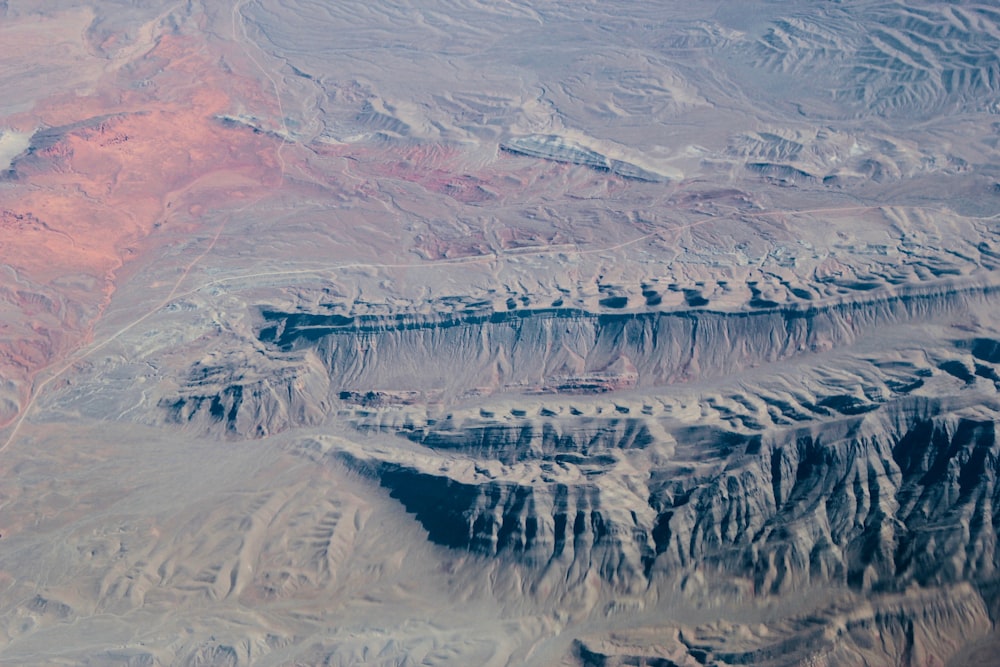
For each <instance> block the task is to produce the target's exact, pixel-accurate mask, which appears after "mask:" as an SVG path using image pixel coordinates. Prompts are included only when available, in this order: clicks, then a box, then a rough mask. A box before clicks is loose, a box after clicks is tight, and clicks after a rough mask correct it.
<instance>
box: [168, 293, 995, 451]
mask: <svg viewBox="0 0 1000 667" xmlns="http://www.w3.org/2000/svg"><path fill="white" fill-rule="evenodd" d="M996 294H997V287H996V286H994V285H992V284H991V283H989V282H983V283H971V284H970V283H969V282H968V281H966V283H965V284H962V283H959V284H953V283H948V282H940V283H939V284H937V285H929V286H921V287H918V288H909V289H896V290H876V291H875V292H874V293H872V294H870V295H868V296H867V297H866V298H858V297H855V298H853V299H843V300H837V301H832V300H829V301H827V302H818V303H814V304H808V303H806V304H798V305H789V306H786V307H777V306H773V307H766V308H759V307H758V308H754V307H752V306H751V305H750V304H747V307H746V308H744V309H741V310H734V311H729V312H725V311H713V310H709V309H684V310H676V309H673V310H671V309H656V308H644V309H642V310H632V311H630V312H614V311H607V310H605V311H604V312H587V311H582V310H578V309H574V308H547V309H524V310H507V311H499V312H498V311H493V310H489V309H485V308H480V309H479V310H478V311H476V310H465V311H459V312H457V313H455V312H451V313H442V314H439V315H417V314H412V315H406V314H399V315H396V316H393V317H387V316H378V315H362V316H346V315H341V314H336V313H308V312H298V313H283V312H277V311H273V310H268V309H263V311H262V314H261V324H260V325H259V326H258V330H257V336H258V338H259V340H260V342H261V343H262V344H263V349H262V350H261V354H259V355H257V356H255V357H252V358H248V359H246V360H243V359H236V360H234V359H232V358H228V357H227V358H224V359H221V360H219V361H217V362H216V363H214V364H211V363H199V364H198V365H197V366H196V367H195V368H193V369H191V371H190V375H189V377H188V379H187V382H186V383H185V384H184V385H182V386H181V388H180V391H179V392H178V395H176V396H174V397H168V398H164V399H163V401H162V402H161V406H162V407H164V408H166V409H168V411H169V412H170V418H171V419H172V420H173V421H176V422H180V423H185V422H196V423H201V424H205V425H207V426H211V424H212V423H214V422H221V423H224V425H225V429H226V430H227V431H229V432H232V433H235V434H239V435H244V436H245V435H249V436H255V435H256V436H260V435H265V434H267V433H273V432H275V430H278V429H284V428H288V427H289V426H293V425H295V424H298V423H303V424H315V423H318V422H319V421H320V419H321V417H322V415H323V414H324V413H327V412H329V411H330V410H331V409H333V406H335V405H356V406H367V407H379V406H392V405H396V406H399V405H406V404H413V403H415V402H423V401H427V400H432V401H433V400H434V399H435V397H441V396H449V397H454V396H458V397H460V398H461V397H464V398H468V397H471V396H480V395H484V394H486V395H489V394H494V393H505V392H506V393H512V392H517V393H529V394H538V395H545V394H559V395H574V394H575V395H589V394H599V393H605V392H614V391H621V390H630V389H648V388H655V387H662V386H666V385H670V384H674V383H685V382H692V381H706V380H712V379H715V378H720V377H723V376H726V375H732V374H734V373H739V372H741V371H745V370H748V369H752V368H755V367H758V366H761V365H763V364H769V363H774V362H780V361H783V360H791V359H793V358H795V357H797V356H801V355H806V354H809V353H816V352H823V351H828V350H832V349H836V348H841V347H844V346H846V345H849V344H851V343H853V342H854V341H856V340H858V339H859V338H862V337H864V336H866V335H871V334H872V332H874V331H877V330H879V329H880V328H883V327H890V326H893V325H901V324H906V323H917V322H927V321H933V320H934V319H935V318H940V317H946V316H949V315H952V314H954V313H956V312H964V311H965V310H967V309H969V308H976V307H980V306H982V305H983V304H988V303H993V302H995V300H996ZM985 340H986V339H984V341H985ZM989 344H990V343H989V342H988V341H986V342H981V343H978V344H976V343H969V345H973V346H975V345H979V346H983V345H986V346H988V345H989ZM976 349H979V348H976ZM972 353H973V354H972V357H976V355H975V350H972ZM993 354H994V356H995V353H993ZM984 355H985V356H986V357H990V355H991V352H990V351H988V350H985V351H984V350H979V356H984ZM976 363H978V362H970V364H971V365H968V366H965V365H962V364H961V363H960V362H958V365H953V368H952V372H953V373H958V374H959V375H960V376H962V377H965V376H968V378H970V379H971V378H973V377H974V376H975V373H976V371H975V368H976ZM979 366H981V367H982V368H983V369H984V370H981V371H980V373H988V372H989V370H988V369H986V367H985V366H982V364H981V363H980V364H979ZM234 372H235V375H234ZM908 381H911V382H912V383H914V384H915V385H918V384H919V383H920V382H921V380H920V379H919V377H917V376H916V375H914V376H913V377H912V378H909V380H908ZM819 400H820V402H819V403H818V404H817V405H816V406H811V405H810V406H807V410H806V412H805V413H804V414H805V416H802V417H801V419H809V417H808V414H809V413H813V412H817V411H818V413H819V414H826V413H828V412H829V411H830V409H833V410H835V411H839V412H842V413H848V414H849V413H851V411H852V410H853V411H858V412H862V411H865V410H866V409H869V408H870V403H871V400H870V398H867V397H864V396H850V395H845V396H836V395H830V396H823V397H821V398H820V399H819ZM823 401H825V403H824V402H823ZM241 415H242V416H241ZM791 419H792V421H796V420H797V419H796V417H795V416H794V415H793V416H792V417H791ZM473 437H475V436H473Z"/></svg>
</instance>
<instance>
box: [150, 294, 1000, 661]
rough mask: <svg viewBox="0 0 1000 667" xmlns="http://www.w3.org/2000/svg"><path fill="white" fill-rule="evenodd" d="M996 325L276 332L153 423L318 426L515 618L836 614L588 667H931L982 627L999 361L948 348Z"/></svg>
mask: <svg viewBox="0 0 1000 667" xmlns="http://www.w3.org/2000/svg"><path fill="white" fill-rule="evenodd" d="M997 303H998V302H997V293H996V290H995V288H994V287H993V286H992V285H991V284H989V283H983V282H970V281H965V282H964V283H962V282H959V283H956V282H941V283H939V284H937V285H934V286H923V287H920V288H917V289H898V290H893V291H885V290H876V291H873V292H872V293H870V294H866V295H864V296H863V297H857V296H855V297H853V298H850V299H847V298H845V299H841V300H833V301H827V302H818V303H813V304H811V305H800V306H795V307H766V308H760V307H758V308H754V307H750V306H749V305H748V307H746V308H744V309H740V310H736V311H730V312H723V311H718V310H711V309H706V308H690V307H689V308H685V309H680V310H676V309H674V310H671V309H659V308H647V309H642V310H638V311H631V312H613V311H605V312H594V313H591V312H584V311H581V310H577V309H570V308H548V309H541V310H531V309H525V310H514V311H502V312H496V311H489V310H486V309H480V310H479V311H474V312H470V311H463V312H460V313H459V314H450V315H447V316H440V317H435V316H431V315H425V316H416V315H413V316H402V315H401V316H397V317H383V316H375V315H365V316H347V315H338V314H336V313H331V312H329V310H327V311H326V312H324V311H323V310H322V309H320V310H318V311H316V312H314V313H306V312H298V313H284V312H278V311H274V310H269V309H264V310H263V311H262V314H261V315H260V317H259V318H258V319H257V320H256V321H257V323H258V324H257V325H256V326H257V329H256V331H257V335H258V340H259V343H260V345H261V347H260V351H259V353H258V355H257V357H256V358H257V361H255V362H253V363H251V362H247V363H246V364H244V365H242V366H239V372H238V375H236V376H234V375H231V374H227V372H226V371H225V368H229V369H233V368H234V365H233V364H231V363H226V364H224V365H223V364H219V365H218V366H216V367H214V368H213V367H207V366H203V365H200V366H199V367H198V368H197V369H196V370H194V371H192V377H191V380H190V381H189V382H188V383H187V384H186V385H183V386H182V387H181V391H180V393H179V394H178V395H177V396H176V397H175V398H173V399H170V400H168V399H166V398H165V399H162V400H161V407H162V408H163V409H164V410H165V413H166V415H167V417H168V418H169V419H170V420H172V421H174V422H178V423H181V424H187V425H188V427H190V428H195V429H197V430H207V431H209V432H216V433H228V434H230V435H231V436H243V437H246V436H250V437H255V436H261V435H265V434H267V433H273V432H275V431H278V430H282V429H286V428H291V427H303V426H307V427H308V426H315V427H317V428H316V429H314V433H315V435H313V436H310V437H308V438H306V439H305V440H303V441H302V442H301V444H300V446H299V447H298V449H297V451H299V452H300V453H301V454H302V455H304V456H307V457H309V458H311V459H313V460H316V461H320V462H322V463H323V464H324V465H332V466H335V467H337V468H342V469H347V470H349V471H352V472H354V473H359V474H360V475H361V476H362V477H363V478H364V479H368V480H370V481H371V482H373V483H375V484H377V485H379V486H381V487H382V488H383V489H385V491H386V492H387V493H388V494H389V496H390V497H391V498H394V499H396V500H397V501H398V502H399V503H400V504H401V505H402V507H403V508H404V509H405V510H406V512H407V513H408V514H410V515H412V516H413V517H414V519H415V520H416V521H417V522H419V524H420V525H421V526H422V527H423V529H424V530H425V531H426V534H427V538H428V539H429V540H430V541H431V542H433V543H435V544H437V545H440V546H443V547H446V548H448V549H450V550H453V551H455V552H458V553H468V554H470V555H471V556H473V557H474V558H476V559H480V560H477V561H476V562H478V563H479V565H478V566H477V567H481V568H484V569H485V570H486V571H489V572H492V574H491V575H490V581H491V582H492V583H491V587H492V588H493V590H494V592H495V594H496V595H498V596H499V597H500V598H501V599H508V598H509V599H515V598H519V597H520V596H523V595H524V594H525V592H526V591H527V592H528V594H529V595H530V597H531V598H532V600H533V601H534V602H533V604H537V605H539V606H540V607H542V608H552V609H556V608H573V609H576V610H578V611H582V613H595V612H600V611H601V610H604V612H605V613H608V614H611V615H615V614H618V613H620V611H621V610H622V609H626V610H627V609H632V610H635V609H639V610H642V609H650V610H652V609H655V608H656V606H657V605H658V604H666V600H668V599H670V598H671V596H677V595H679V596H681V598H682V599H684V600H686V601H687V602H690V601H692V600H714V601H716V602H715V603H716V604H721V605H723V606H725V605H727V604H728V605H735V606H736V607H738V606H739V605H741V604H742V605H745V604H747V601H748V600H781V599H792V598H796V599H798V598H800V597H801V596H803V595H806V596H808V595H811V593H809V592H810V591H816V592H820V594H819V596H818V597H817V600H820V599H826V598H825V596H829V595H833V598H831V601H830V602H828V603H819V602H818V604H819V606H818V607H816V611H815V612H814V613H815V614H818V616H815V615H814V616H809V615H802V616H796V615H794V614H792V615H790V616H786V617H785V620H784V621H782V623H784V625H782V626H781V629H780V631H779V630H778V629H777V628H776V627H773V628H772V629H771V630H769V631H768V632H762V631H758V629H755V628H754V627H752V626H751V625H740V624H739V623H735V622H734V624H733V625H731V626H727V627H726V628H725V629H719V628H716V629H714V630H713V629H712V628H710V627H706V626H697V625H695V626H691V627H680V626H677V627H676V628H674V629H673V630H670V631H669V632H667V630H666V629H664V628H663V627H660V629H659V631H660V632H664V633H667V635H670V633H671V632H672V633H674V634H672V635H670V636H672V637H673V639H672V640H670V641H667V640H666V639H664V640H662V641H661V640H657V641H656V642H652V643H651V640H650V638H649V637H644V636H642V633H641V632H640V631H636V632H639V635H637V636H636V637H631V638H629V635H628V633H626V634H624V635H616V636H615V638H609V637H606V636H605V637H602V638H598V639H595V640H593V641H590V640H586V639H581V640H580V641H579V642H578V644H577V645H576V648H575V649H574V651H575V653H574V655H575V656H576V659H578V660H579V661H580V662H581V663H582V664H588V665H589V664H594V665H617V664H636V661H639V663H638V664H663V665H673V664H676V665H686V664H774V665H785V664H787V665H792V664H800V663H801V661H803V660H807V659H808V660H814V662H816V664H829V665H846V664H855V663H856V662H857V661H858V660H862V661H863V660H868V661H869V662H873V663H877V664H912V665H918V664H927V663H930V662H933V661H943V660H945V659H947V658H948V656H950V655H952V654H953V653H954V652H955V651H956V650H958V648H959V647H960V646H961V645H962V644H963V643H965V642H966V640H968V641H972V640H973V639H975V638H978V637H981V636H985V635H986V634H987V633H989V632H990V631H991V629H992V627H993V626H992V623H993V621H992V620H991V615H990V613H989V612H988V609H989V608H990V607H991V605H993V604H994V603H995V600H994V598H995V597H996V596H995V592H994V591H993V588H994V587H992V583H991V582H993V581H994V580H995V577H996V573H997V568H998V566H1000V555H998V553H997V527H998V526H1000V513H998V511H997V509H996V507H997V505H998V502H1000V496H998V489H997V476H998V473H1000V444H998V442H997V424H998V423H1000V393H998V392H1000V353H998V350H1000V338H997V337H995V334H994V333H991V332H990V330H989V329H988V328H984V327H982V326H979V327H978V328H976V330H975V331H968V330H961V329H954V328H953V329H951V330H950V336H951V337H944V338H942V336H941V335H940V332H939V331H938V329H936V328H934V327H935V326H936V322H938V321H941V320H943V321H949V320H952V319H954V318H955V317H964V316H965V315H966V314H973V319H974V320H975V319H976V314H980V315H981V316H982V317H983V318H987V317H988V314H989V313H992V309H993V308H995V307H996V305H997ZM974 328H975V327H974ZM876 334H877V335H876ZM885 340H892V341H895V343H894V345H895V347H894V349H893V350H892V351H891V352H886V351H885V349H884V345H885ZM876 347H877V348H878V353H875V349H876ZM268 365H277V367H279V368H283V369H284V371H283V373H284V374H279V373H274V372H273V370H268V371H266V372H264V371H260V370H258V369H257V366H261V367H262V368H268V367H269V366H268ZM442 396H460V397H464V399H463V400H457V401H456V400H451V401H444V400H442V398H441V397H442ZM345 429H346V430H345ZM831 591H832V592H833V593H831ZM650 613H652V612H650ZM671 627H673V626H671ZM657 636H659V635H657ZM942 637H946V638H947V639H941V638H942ZM664 642H666V643H664ZM671 642H672V643H671Z"/></svg>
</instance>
